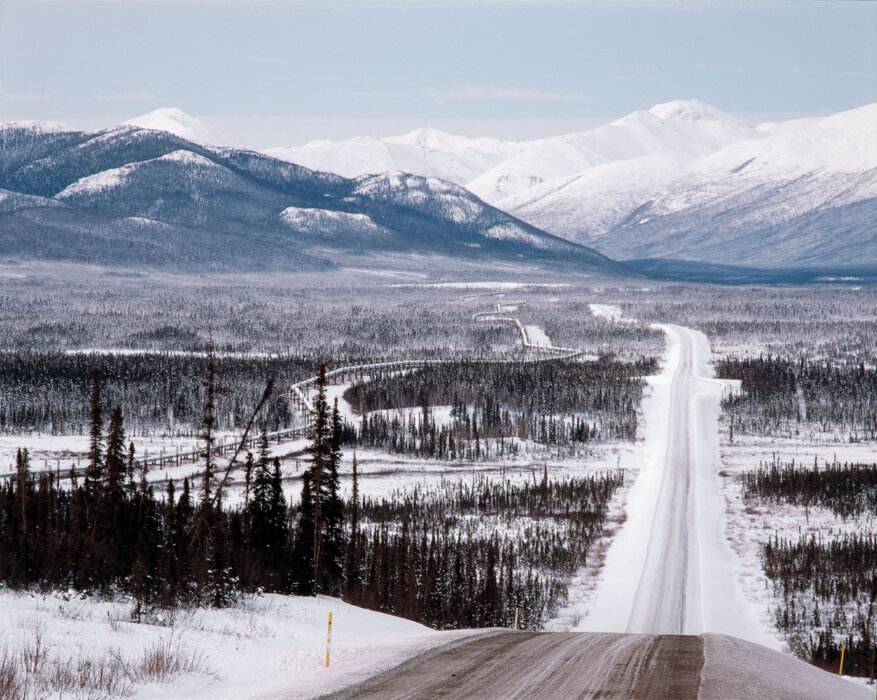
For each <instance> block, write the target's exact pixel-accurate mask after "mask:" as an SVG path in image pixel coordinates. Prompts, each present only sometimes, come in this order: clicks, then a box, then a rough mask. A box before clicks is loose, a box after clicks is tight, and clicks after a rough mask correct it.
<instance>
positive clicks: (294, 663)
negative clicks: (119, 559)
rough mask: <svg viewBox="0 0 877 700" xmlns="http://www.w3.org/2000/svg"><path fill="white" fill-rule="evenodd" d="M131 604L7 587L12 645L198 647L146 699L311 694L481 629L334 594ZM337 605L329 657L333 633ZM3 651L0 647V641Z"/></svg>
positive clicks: (7, 634) (61, 650)
mask: <svg viewBox="0 0 877 700" xmlns="http://www.w3.org/2000/svg"><path fill="white" fill-rule="evenodd" d="M131 608H132V605H131V603H130V602H101V601H95V600H93V599H90V598H86V599H80V598H79V597H78V596H77V595H75V594H73V595H67V594H65V595H60V594H55V595H47V596H42V595H31V594H27V593H15V592H11V591H2V592H0V626H2V628H3V630H4V635H3V641H4V644H5V645H6V646H7V647H8V648H10V649H17V648H19V647H21V646H22V645H26V644H28V643H31V642H32V641H33V639H34V637H35V635H36V634H39V635H40V636H41V639H42V642H43V644H45V645H46V653H47V655H48V657H49V658H57V659H59V660H64V659H71V658H83V657H86V656H87V657H88V658H93V659H100V658H109V657H110V656H111V655H112V654H118V655H119V656H120V657H121V658H123V659H125V660H132V659H136V658H138V657H139V656H140V655H141V654H142V653H143V651H144V650H145V649H147V648H148V647H150V646H154V645H155V644H156V643H157V642H165V643H169V644H170V645H171V646H172V647H173V648H177V649H180V650H181V651H182V653H185V654H198V655H199V656H200V658H201V662H200V663H199V664H198V667H199V670H198V672H196V673H190V674H187V675H183V676H180V677H178V678H176V679H174V680H172V681H171V682H170V683H168V684H166V685H158V684H154V683H153V684H149V685H141V686H139V687H135V693H134V697H139V698H159V697H160V698H187V699H192V700H197V699H199V698H204V699H208V698H209V699H210V700H220V699H222V698H230V699H231V698H234V699H238V698H257V697H259V698H261V697H264V698H269V697H281V696H282V697H284V698H305V697H313V696H315V695H320V694H323V693H327V692H332V691H337V690H339V689H340V688H342V687H344V686H346V685H349V684H351V683H357V682H359V681H361V680H363V679H365V678H367V677H369V676H371V675H373V674H375V673H378V672H381V671H383V670H385V669H388V668H390V667H392V666H394V665H396V664H398V663H400V662H402V661H403V660H405V659H407V658H409V657H411V656H414V655H416V654H418V653H420V652H422V651H425V650H427V649H430V648H432V647H435V646H438V645H440V644H444V643H448V642H451V641H453V640H456V639H460V638H463V637H465V636H467V635H471V634H476V633H477V632H475V631H471V630H469V631H454V632H436V631H434V630H431V629H429V628H427V627H424V626H423V625H419V624H417V623H414V622H411V621H409V620H403V619H401V618H397V617H393V616H391V615H385V614H382V613H377V612H372V611H369V610H364V609H362V608H358V607H355V606H353V605H348V604H347V603H343V602H342V601H340V600H338V599H335V598H328V597H322V596H321V597H317V598H302V597H295V596H280V595H264V596H250V597H247V598H246V599H245V600H244V601H243V602H242V603H241V604H239V605H238V606H235V607H232V608H228V609H224V610H214V609H196V610H191V611H174V612H169V613H168V612H166V613H164V614H163V617H162V619H161V620H156V621H155V622H156V624H145V623H144V624H136V623H133V622H130V612H131ZM330 611H331V612H332V613H333V630H332V647H331V649H332V654H331V665H330V667H329V668H326V634H327V625H328V617H329V612H330ZM0 650H2V647H0Z"/></svg>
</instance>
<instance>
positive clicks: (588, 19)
mask: <svg viewBox="0 0 877 700" xmlns="http://www.w3.org/2000/svg"><path fill="white" fill-rule="evenodd" d="M0 6H2V9H0V12H2V14H0V22H2V34H0V39H2V75H0V80H2V83H0V117H2V118H3V119H45V120H56V121H63V122H67V123H72V124H75V125H80V126H98V125H105V124H110V123H115V122H118V121H122V120H124V119H127V118H130V117H133V116H136V115H139V114H142V113H144V112H148V111H150V110H152V109H155V108H157V107H166V106H167V107H169V106H173V107H179V108H181V109H183V110H184V111H186V112H188V113H190V114H192V115H195V116H198V117H201V118H203V119H204V120H205V121H206V122H207V123H208V124H210V125H212V126H214V127H217V128H219V129H221V130H223V131H225V132H226V133H227V134H229V135H230V136H231V137H232V138H233V139H234V140H235V141H237V142H239V143H242V144H247V145H252V146H256V147H263V146H267V145H279V144H297V143H303V142H304V141H307V140H308V139H310V138H318V137H319V138H338V137H346V136H350V135H353V134H372V135H390V134H393V133H401V132H403V131H406V130H409V129H410V128H414V127H416V126H421V125H427V124H428V125H432V126H437V127H439V128H444V129H447V130H450V131H457V132H465V133H469V134H470V135H497V136H502V137H506V138H508V137H530V136H535V135H542V134H550V133H560V132H563V131H571V130H573V129H575V128H586V127H588V126H591V125H593V124H595V123H598V122H601V121H606V120H608V119H611V118H616V117H619V116H622V115H624V114H626V113H628V112H631V111H633V110H634V109H647V108H648V107H650V106H651V105H653V104H655V103H658V102H665V101H668V100H672V99H677V98H697V99H700V100H703V101H705V102H708V103H710V104H712V105H714V106H716V107H719V108H720V109H724V110H727V111H731V112H735V113H740V114H746V115H753V116H758V117H761V116H767V115H777V116H781V115H782V116H785V115H798V114H815V113H826V112H832V111H837V110H841V109H847V108H851V107H856V106H860V105H862V104H866V103H869V102H874V101H877V40H875V38H874V37H877V4H875V3H865V2H750V3H736V2H674V3H669V2H569V3H554V2H512V3H505V2H456V3H448V2H437V1H432V2H401V1H399V2H389V3H372V2H326V1H325V0H324V1H322V2H310V3H304V2H299V3H295V2H279V1H275V2H264V3H263V2H177V1H173V0H171V1H168V2H86V3H83V2H32V1H26V2H25V1H10V0H0Z"/></svg>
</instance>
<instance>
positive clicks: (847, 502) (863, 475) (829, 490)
mask: <svg viewBox="0 0 877 700" xmlns="http://www.w3.org/2000/svg"><path fill="white" fill-rule="evenodd" d="M741 480H742V483H743V494H744V496H745V497H746V498H753V497H758V498H761V499H763V500H765V501H768V502H774V503H776V502H779V501H784V502H786V503H791V504H792V505H796V506H804V507H806V508H811V507H813V506H822V507H824V508H828V509H830V510H832V511H834V512H835V513H836V514H837V515H839V516H840V517H842V518H844V519H846V518H851V517H852V518H857V517H859V516H861V515H863V514H871V515H874V514H877V464H855V463H848V462H844V463H843V464H841V463H839V462H837V461H835V462H825V464H824V466H823V467H822V468H820V467H819V463H818V461H817V460H816V459H814V462H813V466H812V467H805V466H803V465H801V464H796V463H795V460H792V461H791V462H786V463H782V462H780V460H779V458H778V457H776V456H775V457H774V459H773V461H772V462H770V463H767V464H764V463H761V464H759V467H758V469H756V470H754V471H750V472H746V473H745V474H743V475H742V476H741Z"/></svg>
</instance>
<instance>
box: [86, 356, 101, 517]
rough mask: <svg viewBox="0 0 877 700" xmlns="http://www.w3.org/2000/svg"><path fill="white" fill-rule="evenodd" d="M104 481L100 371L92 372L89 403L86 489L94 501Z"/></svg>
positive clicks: (90, 499)
mask: <svg viewBox="0 0 877 700" xmlns="http://www.w3.org/2000/svg"><path fill="white" fill-rule="evenodd" d="M102 481H103V426H102V424H101V396H100V373H99V372H98V371H97V369H94V370H92V373H91V401H90V405H89V444H88V467H87V469H86V471H85V491H86V495H87V497H88V499H89V501H94V500H95V499H96V498H97V495H98V493H99V491H100V488H101V482H102Z"/></svg>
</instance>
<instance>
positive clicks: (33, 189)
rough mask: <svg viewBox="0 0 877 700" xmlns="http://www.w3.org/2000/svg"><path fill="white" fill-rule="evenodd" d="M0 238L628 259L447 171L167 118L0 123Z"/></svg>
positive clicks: (318, 262)
mask: <svg viewBox="0 0 877 700" xmlns="http://www.w3.org/2000/svg"><path fill="white" fill-rule="evenodd" d="M0 152H2V154H3V157H2V159H0V250H2V251H3V253H4V256H8V257H10V258H30V259H34V258H37V259H48V260H70V261H77V262H90V263H99V264H104V265H114V266H125V267H130V266H139V265H150V266H156V267H171V268H185V269H188V270H193V269H194V270H199V271H200V270H203V269H211V268H222V269H281V270H290V269H302V268H311V269H325V268H327V267H331V266H332V265H335V264H341V265H344V264H347V263H349V262H350V261H351V259H352V258H353V257H355V258H356V259H357V260H358V261H359V262H360V263H361V262H363V256H365V257H368V258H369V259H372V260H377V261H378V262H380V261H381V260H385V259H387V258H389V257H393V256H395V257H396V258H397V259H398V258H401V259H402V260H403V261H404V262H405V263H406V264H410V265H416V264H417V260H420V261H421V262H420V264H421V266H423V267H425V268H427V269H429V270H430V271H439V270H440V269H441V264H439V263H438V262H436V261H440V260H446V261H449V262H448V264H447V267H448V268H449V269H458V268H459V267H460V263H462V262H465V263H466V264H469V263H472V264H478V265H486V266H492V265H496V264H514V265H517V266H520V265H547V266H551V267H552V268H553V267H556V266H562V267H564V268H565V269H567V270H575V271H578V272H583V273H586V274H591V275H597V276H625V275H628V276H629V275H632V274H635V273H632V271H630V270H628V269H627V268H624V267H623V266H621V265H618V264H617V263H615V262H613V261H612V260H609V259H608V258H606V257H604V256H603V255H600V254H599V253H597V252H596V251H594V250H591V249H590V248H587V247H584V246H581V245H578V244H575V243H571V242H569V241H567V240H565V239H562V238H557V237H555V236H551V235H549V234H547V233H545V232H543V231H540V230H539V229H538V228H536V227H534V226H531V225H529V224H526V223H524V222H522V221H519V220H517V219H515V218H514V217H512V216H510V215H508V214H506V213H505V212H502V211H500V210H498V209H496V208H494V207H492V206H490V205H488V204H486V203H484V202H482V201H481V200H480V199H478V198H477V197H476V196H475V195H473V194H472V193H471V192H469V191H468V190H466V189H465V188H463V187H461V186H459V185H455V184H453V183H449V182H445V181H443V180H438V179H436V178H427V177H423V176H418V175H410V174H405V173H400V172H389V173H383V174H379V175H364V176H361V177H358V178H355V179H347V178H343V177H340V176H338V175H334V174H328V173H321V172H315V171H312V170H309V169H307V168H303V167H301V166H298V165H294V164H291V163H288V162H285V161H282V160H277V159H275V158H271V157H269V156H266V155H264V154H261V153H255V152H253V151H245V150H240V149H233V148H220V147H212V146H208V145H206V144H203V143H195V142H192V141H188V140H186V139H184V138H181V137H180V136H177V135H174V134H173V133H171V132H169V131H166V130H157V129H153V128H141V127H137V126H132V125H123V126H119V127H114V128H111V129H106V130H103V131H99V132H94V133H89V132H79V131H69V130H68V131H65V130H62V129H56V128H51V129H46V128H43V127H41V126H40V125H38V124H11V123H10V124H3V123H0Z"/></svg>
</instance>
